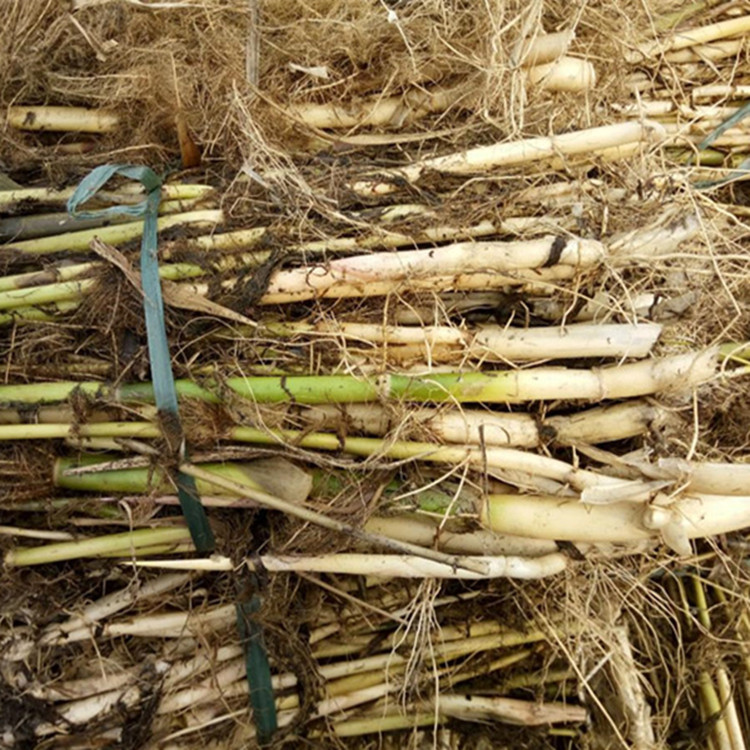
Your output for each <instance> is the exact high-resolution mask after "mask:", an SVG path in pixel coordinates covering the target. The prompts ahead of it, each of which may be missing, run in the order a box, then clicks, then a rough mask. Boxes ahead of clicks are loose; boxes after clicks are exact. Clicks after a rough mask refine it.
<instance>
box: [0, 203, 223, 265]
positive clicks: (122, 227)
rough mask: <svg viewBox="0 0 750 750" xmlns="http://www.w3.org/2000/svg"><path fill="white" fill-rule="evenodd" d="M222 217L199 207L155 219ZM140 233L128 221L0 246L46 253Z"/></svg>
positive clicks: (171, 222) (165, 222) (198, 221)
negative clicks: (93, 241)
mask: <svg viewBox="0 0 750 750" xmlns="http://www.w3.org/2000/svg"><path fill="white" fill-rule="evenodd" d="M222 221H224V214H223V213H222V212H221V211H220V210H217V209H202V210H198V211H187V212H185V213H179V214H169V215H167V216H161V217H160V218H159V219H158V220H157V228H158V230H159V231H160V232H163V231H164V230H165V229H170V228H172V227H176V226H182V225H185V224H190V225H194V226H200V227H205V226H212V225H215V224H220V223H221V222H222ZM142 234H143V221H130V222H126V223H124V224H115V225H113V226H108V227H99V228H97V229H83V230H80V231H76V232H66V233H65V234H59V235H54V236H52V237H39V238H36V239H33V240H22V241H20V242H12V243H9V244H6V245H4V246H3V247H2V248H0V250H1V251H2V252H4V253H9V252H11V251H12V252H15V253H28V254H29V255H49V254H51V253H60V252H83V251H86V250H88V248H89V245H90V243H91V240H93V239H94V238H95V237H96V238H98V239H99V240H101V241H102V242H107V243H108V244H110V245H122V244H125V243H126V242H130V241H131V240H135V239H138V238H139V237H140V236H141V235H142Z"/></svg>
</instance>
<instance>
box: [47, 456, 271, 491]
mask: <svg viewBox="0 0 750 750" xmlns="http://www.w3.org/2000/svg"><path fill="white" fill-rule="evenodd" d="M98 463H102V464H103V463H108V461H107V460H106V459H105V460H103V459H101V458H95V457H93V456H87V457H84V458H83V459H82V460H80V461H77V460H74V459H70V458H59V459H57V461H56V462H55V467H54V472H53V477H54V483H55V485H56V486H57V487H61V488H64V489H68V490H75V491H78V492H104V493H110V492H124V493H128V494H145V493H150V492H160V493H169V492H174V489H175V488H174V487H173V486H172V485H171V484H170V482H169V481H168V479H167V478H166V475H165V473H164V471H163V470H162V469H161V468H159V467H143V468H133V469H114V470H106V471H91V472H87V473H82V474H68V473H67V472H69V470H71V469H78V468H81V467H82V466H95V465H96V464H98ZM201 467H202V468H203V469H204V470H206V471H210V472H211V473H212V474H215V475H216V476H219V477H222V478H224V479H227V480H230V481H232V482H235V483H237V484H239V485H242V486H243V487H247V488H250V489H254V490H262V487H261V486H260V485H259V484H258V483H257V482H256V481H255V480H254V479H253V471H252V466H250V465H245V464H235V463H225V464H202V465H201ZM196 487H197V490H198V494H200V495H226V492H225V491H223V490H222V488H221V487H217V486H216V485H213V484H211V483H210V482H206V481H203V480H201V479H198V480H197V481H196Z"/></svg>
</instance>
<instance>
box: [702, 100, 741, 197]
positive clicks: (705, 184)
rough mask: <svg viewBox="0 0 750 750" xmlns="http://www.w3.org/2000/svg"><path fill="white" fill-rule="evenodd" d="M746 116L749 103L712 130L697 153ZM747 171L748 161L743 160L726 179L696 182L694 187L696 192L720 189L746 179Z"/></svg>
mask: <svg viewBox="0 0 750 750" xmlns="http://www.w3.org/2000/svg"><path fill="white" fill-rule="evenodd" d="M748 115H750V102H748V103H747V104H745V105H743V106H742V107H740V108H739V109H738V110H737V111H736V112H735V113H734V114H733V115H731V116H730V117H727V119H726V120H724V122H722V123H721V124H720V125H719V126H718V127H717V128H715V129H714V130H712V131H711V132H710V133H709V134H708V135H707V136H706V137H705V138H704V139H703V140H702V141H701V142H700V143H699V144H698V146H697V149H698V151H703V149H706V148H708V147H709V146H710V145H711V144H712V143H713V142H714V141H715V140H716V139H717V138H719V137H720V136H722V135H723V134H724V133H726V131H727V130H729V128H731V127H733V126H734V125H736V124H737V123H738V122H741V121H742V120H744V119H745V118H746V117H747V116H748ZM691 161H692V159H691V160H689V161H688V164H690V163H691ZM748 169H750V159H745V160H744V161H743V162H742V163H741V164H740V165H739V166H738V167H737V169H735V170H733V171H732V172H730V173H729V175H727V176H726V177H722V178H721V179H720V180H702V181H701V182H696V183H695V186H694V187H695V188H696V189H697V190H708V189H709V188H714V187H720V186H721V185H726V184H727V183H728V182H732V181H734V180H738V179H741V178H742V177H747V176H748Z"/></svg>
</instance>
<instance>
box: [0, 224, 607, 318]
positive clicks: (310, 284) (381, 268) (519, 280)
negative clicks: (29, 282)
mask: <svg viewBox="0 0 750 750" xmlns="http://www.w3.org/2000/svg"><path fill="white" fill-rule="evenodd" d="M210 213H212V212H194V214H201V215H207V214H210ZM213 213H216V212H213ZM181 216H183V217H185V216H189V214H182V215H181ZM178 218H179V217H163V218H162V219H160V221H167V220H170V221H171V220H172V219H174V220H175V223H179V222H178V221H176V220H177V219H178ZM217 220H218V219H217ZM126 227H130V230H128V231H130V232H131V234H132V233H135V234H133V237H134V236H140V232H141V231H142V227H143V223H142V222H135V223H133V224H121V225H118V226H114V227H105V228H103V229H101V230H87V231H85V232H73V233H71V234H69V235H67V236H68V237H72V236H73V235H77V234H78V235H86V237H85V242H84V243H83V244H82V245H81V247H78V248H77V249H84V248H85V247H88V244H89V242H90V241H91V240H92V239H93V238H94V236H97V237H98V238H99V239H103V235H104V233H105V232H109V231H110V230H112V232H113V233H115V232H120V233H121V234H120V235H118V236H117V237H116V238H115V240H116V241H115V242H114V243H112V242H111V241H110V244H117V242H125V241H126V239H132V238H133V237H129V236H126V235H125V234H123V232H124V231H125V230H124V228H126ZM63 236H64V235H61V236H60V237H63ZM47 239H49V240H55V242H56V243H57V242H59V238H58V237H51V238H47ZM43 241H44V240H29V242H43ZM81 241H83V240H82V239H81ZM76 242H78V240H76ZM63 244H64V243H63ZM22 245H24V243H18V244H16V245H15V246H14V248H15V249H19V248H20V247H21V246H22ZM8 247H10V246H8ZM26 249H27V250H29V248H28V247H27V248H26ZM61 249H65V248H64V247H62V246H60V247H58V246H57V245H55V246H54V247H47V246H45V249H43V250H42V251H43V252H56V251H57V250H61ZM68 249H70V248H68ZM35 252H40V250H39V249H38V248H37V250H35ZM603 258H604V248H603V246H602V245H601V243H599V242H597V241H595V240H579V239H569V240H566V241H564V244H562V245H561V243H560V241H559V239H556V238H554V237H545V238H542V239H539V240H528V241H518V242H467V243H456V244H453V245H445V246H442V247H438V248H435V249H432V250H410V251H402V252H391V253H377V254H374V255H359V256H353V257H351V258H339V259H337V260H334V261H331V262H330V263H328V264H325V265H322V264H321V265H309V266H303V267H301V268H293V269H289V270H281V271H277V272H276V273H275V274H274V275H273V276H272V278H271V281H270V283H269V286H268V288H267V290H266V293H265V294H264V295H263V297H262V298H261V299H260V304H263V305H275V304H281V303H289V302H299V301H304V300H309V299H317V298H344V297H368V296H376V295H386V294H390V293H392V292H394V291H397V290H403V289H424V290H438V291H439V290H444V289H467V288H468V289H473V288H497V287H498V286H499V287H505V286H508V285H514V284H515V285H517V284H525V283H538V282H540V281H547V280H548V281H553V280H557V279H561V278H570V277H572V276H574V275H575V274H576V272H577V269H579V268H586V267H590V266H592V265H595V264H597V263H598V262H600V261H601V260H602V259H603ZM94 284H95V280H94V279H84V280H81V281H67V282H62V283H58V284H50V285H43V286H38V287H33V288H30V289H23V290H22V289H12V290H10V291H6V292H0V309H10V308H12V307H21V306H31V305H38V304H47V303H50V302H59V301H71V300H75V299H78V298H79V297H80V296H82V295H84V294H87V293H90V292H91V290H92V289H93V287H94ZM185 288H186V289H187V290H188V291H191V292H192V293H194V294H198V295H202V296H205V295H206V294H207V293H208V286H207V285H203V286H200V285H195V286H189V285H186V287H185Z"/></svg>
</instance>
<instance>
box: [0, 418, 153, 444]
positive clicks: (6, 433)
mask: <svg viewBox="0 0 750 750" xmlns="http://www.w3.org/2000/svg"><path fill="white" fill-rule="evenodd" d="M160 436H161V430H160V429H159V427H158V425H156V424H152V423H150V422H94V423H90V424H82V425H75V424H69V423H67V424H55V423H47V424H44V423H33V424H0V441H6V440H13V441H15V440H53V439H60V438H83V437H113V438H123V437H126V438H157V437H160Z"/></svg>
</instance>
